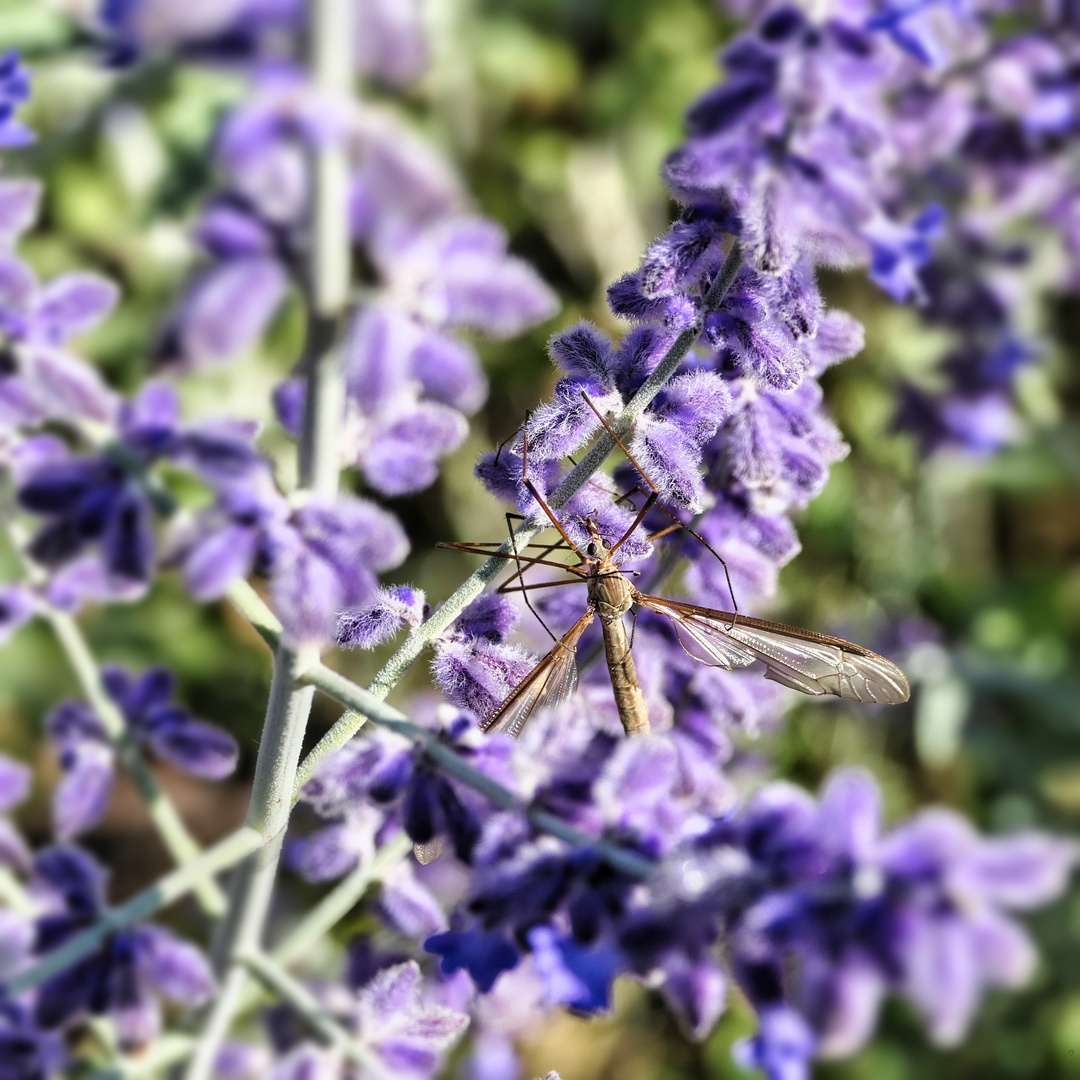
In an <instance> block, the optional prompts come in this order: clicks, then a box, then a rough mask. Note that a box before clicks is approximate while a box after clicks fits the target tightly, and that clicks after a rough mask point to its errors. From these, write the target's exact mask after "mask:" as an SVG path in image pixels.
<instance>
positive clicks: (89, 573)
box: [13, 382, 264, 608]
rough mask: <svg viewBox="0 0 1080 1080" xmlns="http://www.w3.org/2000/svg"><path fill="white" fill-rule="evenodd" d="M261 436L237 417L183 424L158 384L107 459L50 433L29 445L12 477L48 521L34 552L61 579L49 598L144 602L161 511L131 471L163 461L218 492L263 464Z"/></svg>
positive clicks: (150, 387)
mask: <svg viewBox="0 0 1080 1080" xmlns="http://www.w3.org/2000/svg"><path fill="white" fill-rule="evenodd" d="M256 430H257V427H256V425H253V424H249V423H244V422H242V421H236V420H203V421H197V422H193V423H182V422H181V421H180V419H179V415H178V407H177V400H176V394H175V391H173V390H172V389H171V388H170V387H167V386H165V385H163V384H161V383H153V382H152V383H148V384H147V385H146V386H145V387H143V389H142V390H141V391H140V393H139V394H138V395H137V396H136V397H135V398H134V399H132V400H131V401H130V402H126V403H125V404H124V405H123V407H122V408H121V409H120V411H119V414H118V417H117V435H118V438H117V442H116V444H115V446H114V447H110V448H107V449H106V450H105V452H104V453H102V454H99V455H93V456H86V457H76V456H74V455H73V454H71V453H70V451H68V449H67V448H66V447H65V446H64V444H62V443H61V442H60V441H59V440H58V439H55V438H53V437H52V436H37V437H34V438H31V439H27V440H25V441H24V442H23V443H22V444H21V445H20V446H19V447H18V448H17V450H16V457H15V461H14V470H13V471H14V474H15V479H16V483H17V487H18V499H19V504H20V506H21V507H22V508H23V509H24V510H27V511H29V512H30V513H33V514H36V515H38V516H40V517H42V518H44V519H45V524H44V525H43V526H42V528H41V529H40V530H39V531H38V533H37V534H36V535H35V537H34V538H33V540H32V541H31V543H30V545H29V549H28V550H29V553H30V554H31V556H32V557H33V558H34V559H35V560H37V561H38V562H40V563H41V564H42V565H44V566H46V567H48V568H49V569H51V570H52V571H54V574H56V576H55V577H54V579H53V582H52V585H51V593H50V596H51V599H53V601H54V602H56V603H58V604H60V605H61V606H63V607H66V608H75V607H77V606H78V603H79V602H80V601H81V600H83V599H85V598H87V597H90V598H95V599H112V600H114V601H115V600H125V599H132V598H135V597H137V596H140V595H142V593H143V592H144V591H145V589H146V588H147V586H148V585H149V582H150V578H151V575H152V572H153V569H154V557H155V544H154V530H153V525H154V519H155V517H156V516H157V514H158V507H157V505H156V504H155V502H154V497H153V496H152V495H151V494H149V493H148V492H147V490H146V486H145V485H144V484H143V482H142V480H141V478H140V477H139V476H137V475H134V474H133V473H136V472H137V469H138V468H144V467H147V466H150V465H152V464H154V463H155V462H157V461H160V460H163V459H164V460H170V461H173V462H175V463H176V464H179V465H186V466H187V467H189V468H191V469H194V470H195V471H196V472H198V473H200V474H201V475H202V477H203V478H204V479H205V480H206V481H207V482H208V483H210V484H211V485H226V486H228V485H238V484H239V483H240V482H241V481H248V480H249V479H250V478H251V477H252V476H253V475H254V474H255V473H257V472H258V471H259V470H260V469H262V468H263V467H264V466H263V464H262V459H261V458H260V457H259V455H258V453H257V452H256V450H255V449H254V446H253V440H254V437H255V434H256ZM88 553H89V554H90V555H91V558H90V559H89V560H87V559H84V558H82V556H84V555H86V554H88ZM57 572H59V573H57Z"/></svg>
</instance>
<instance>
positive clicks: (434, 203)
mask: <svg viewBox="0 0 1080 1080" xmlns="http://www.w3.org/2000/svg"><path fill="white" fill-rule="evenodd" d="M394 6H395V7H396V5H394ZM167 7H169V5H168V4H160V3H159V4H149V5H122V6H120V10H114V11H113V12H112V14H111V18H110V20H109V21H110V26H111V29H112V30H113V32H114V34H115V35H116V37H117V40H119V41H123V42H124V43H125V45H126V48H127V51H132V50H133V49H136V48H137V47H138V46H142V47H143V48H161V47H163V46H164V45H169V46H171V47H173V48H176V47H194V48H195V49H196V50H197V52H198V53H199V54H201V55H203V56H204V57H207V58H220V56H221V54H222V52H223V49H222V47H223V46H224V45H226V44H228V45H229V48H228V50H227V51H225V55H226V56H227V57H228V59H229V61H230V62H231V63H232V64H233V65H234V66H235V65H236V64H237V62H238V61H242V65H241V66H242V68H243V70H244V72H245V74H246V77H247V80H248V87H247V92H246V93H245V96H244V98H243V100H242V101H241V102H239V103H238V104H237V105H236V106H235V107H234V108H233V109H232V110H231V112H229V114H228V115H227V116H226V117H225V119H224V121H223V122H222V124H221V127H220V130H219V131H218V134H217V139H216V145H215V153H214V156H215V164H216V167H217V171H218V174H219V176H220V187H219V190H218V192H217V193H216V194H215V195H214V197H213V198H212V199H211V201H210V203H209V205H208V206H207V207H206V209H205V210H204V212H203V214H202V217H201V220H200V221H199V223H198V225H197V227H196V230H195V231H196V236H197V237H198V240H199V243H200V245H201V247H202V248H203V250H204V252H205V254H206V256H207V261H206V262H205V264H204V265H203V266H202V268H201V269H200V270H199V271H198V273H197V274H196V276H195V277H194V279H193V280H192V281H191V283H190V285H189V287H188V289H187V291H186V294H185V295H184V297H183V299H182V300H181V301H180V303H179V305H178V307H177V310H176V312H175V314H174V316H173V318H172V321H171V323H170V327H169V330H168V332H167V333H166V334H165V335H164V339H163V344H162V347H161V350H160V357H159V359H160V361H161V362H162V363H163V364H165V365H167V366H173V367H179V368H182V369H191V368H198V367H203V366H206V365H209V364H220V363H223V362H226V361H229V360H231V359H234V358H235V357H236V356H237V355H238V354H239V353H241V352H243V351H244V350H245V349H246V348H247V347H248V346H250V345H251V344H252V343H253V342H255V341H256V340H257V339H258V338H259V337H260V335H261V334H262V333H263V331H264V330H265V328H266V327H267V325H268V324H269V322H270V320H271V319H272V318H273V316H274V314H275V313H276V312H277V311H278V310H279V309H280V307H281V305H282V303H283V301H284V299H285V297H286V295H287V293H288V289H289V284H290V282H296V283H298V284H302V283H303V282H304V280H305V272H304V266H303V260H304V254H305V252H306V250H307V248H308V245H309V240H310V238H309V224H310V223H309V222H308V220H307V207H308V205H309V203H310V192H311V187H312V182H313V181H312V178H311V176H310V169H309V165H308V152H309V151H310V149H312V148H314V147H319V146H325V145H328V144H333V145H337V146H339V147H341V148H342V150H343V152H344V153H345V154H346V155H347V157H348V161H349V173H350V176H349V185H350V205H349V223H348V226H349V230H350V235H351V237H352V239H353V240H354V241H355V243H357V244H358V245H361V246H362V250H363V253H364V257H365V261H366V263H367V264H368V266H369V267H370V270H371V274H372V280H371V281H370V282H368V283H367V284H368V287H367V288H366V289H365V295H364V302H363V306H362V310H361V311H360V312H359V314H358V315H357V316H356V319H355V321H354V325H353V326H352V329H351V332H350V334H349V338H348V347H347V349H346V350H345V354H344V357H343V362H344V365H345V375H346V392H347V416H346V427H345V433H344V440H343V447H342V453H343V456H344V461H345V462H347V463H349V464H354V465H356V466H357V467H358V468H359V469H360V470H361V471H362V473H363V476H364V479H365V480H366V481H367V483H368V484H369V485H370V486H371V487H372V488H374V489H375V490H376V491H378V492H380V493H381V494H383V495H389V496H397V495H403V494H407V493H409V492H413V491H418V490H420V489H422V488H425V487H428V486H429V485H430V484H431V483H432V482H433V481H434V480H435V477H436V475H437V473H438V461H439V459H440V458H442V457H443V456H445V455H446V454H448V453H450V452H451V451H453V450H455V449H457V447H458V446H460V445H461V442H462V440H463V439H464V437H465V432H466V429H467V420H466V417H467V416H468V415H470V414H472V413H474V412H475V411H476V410H477V409H478V408H479V407H480V405H481V404H483V401H484V398H485V397H486V394H487V385H486V381H485V379H484V376H483V373H482V371H481V369H480V366H479V362H478V359H477V357H476V355H475V353H474V351H473V349H472V348H471V347H470V346H469V345H468V344H467V343H466V342H465V341H463V340H461V338H460V337H459V336H457V335H458V332H460V331H462V330H472V331H478V332H480V333H482V334H487V335H489V336H494V337H499V338H505V337H513V336H515V335H517V334H519V333H521V331H522V330H524V329H526V328H527V327H529V326H531V325H532V324H534V323H536V322H540V321H543V320H544V319H546V318H548V317H549V316H550V315H552V314H553V313H554V311H555V306H556V301H555V297H554V295H553V294H552V293H551V291H550V290H549V289H548V288H547V286H546V285H544V283H543V282H542V281H541V280H540V278H539V277H538V276H537V274H536V273H535V271H534V270H533V269H532V268H531V267H530V266H529V265H528V264H526V263H525V262H523V261H522V260H520V259H518V258H515V257H514V256H512V255H510V254H509V253H508V251H507V237H506V234H505V233H504V231H503V230H502V229H501V228H500V227H499V226H497V225H496V224H494V223H493V222H491V221H488V220H485V219H483V218H480V217H478V216H476V215H475V214H474V213H472V212H471V211H470V209H469V207H468V204H467V200H466V198H465V195H464V193H463V191H462V189H461V186H460V183H459V181H458V179H457V177H456V176H455V175H454V173H453V170H452V169H451V167H450V166H449V164H448V163H447V162H446V161H445V160H444V159H443V158H442V157H440V156H439V155H438V154H437V153H436V151H435V150H434V149H432V148H431V147H430V146H428V145H427V144H426V143H424V142H422V141H421V140H420V139H419V138H417V137H416V136H415V135H414V134H412V133H411V132H410V131H409V130H408V129H407V127H405V126H404V124H403V123H402V121H401V120H400V119H398V118H396V117H395V116H394V115H392V114H391V113H389V112H387V111H385V110H382V109H379V108H375V107H372V106H368V105H365V104H363V103H362V102H360V101H359V100H356V99H348V100H339V99H337V98H334V97H331V96H328V95H327V94H326V93H325V92H324V91H321V90H319V89H318V88H317V87H315V86H314V85H313V84H312V83H311V82H310V80H309V79H308V77H307V75H306V74H305V72H304V70H303V67H302V65H301V63H300V62H299V61H298V60H293V59H291V58H288V57H282V56H281V55H280V42H281V40H282V39H283V38H284V40H286V41H295V42H298V41H300V39H301V34H300V30H301V27H302V20H303V18H304V11H303V5H300V4H291V5H273V4H271V5H244V6H242V7H243V10H242V11H237V10H232V9H229V10H225V9H222V11H221V12H220V13H219V14H217V15H214V16H212V17H210V18H208V19H203V20H194V21H192V22H190V23H189V22H186V21H185V20H184V19H182V18H177V17H176V16H175V15H169V14H168V13H166V12H160V13H158V14H165V15H166V18H165V19H164V20H161V19H154V18H152V17H151V14H150V11H149V10H147V9H158V8H167ZM390 7H391V6H390V5H386V4H383V3H372V2H368V0H364V2H359V0H358V2H357V3H355V4H354V5H353V8H354V11H353V14H354V17H355V20H356V22H357V27H356V50H355V59H356V63H357V66H358V70H359V71H361V72H363V73H364V74H367V75H369V76H370V77H373V78H375V79H376V80H379V81H384V82H390V83H392V84H394V85H402V84H404V83H407V82H409V81H412V80H414V79H415V78H416V77H417V76H419V75H420V74H421V73H422V71H423V66H424V65H423V61H424V58H425V56H426V51H427V50H426V46H425V42H424V37H423V34H422V30H421V25H420V20H419V17H418V11H417V9H416V7H415V5H405V6H404V8H405V10H403V11H402V12H400V13H394V12H392V11H391V10H390ZM170 20H171V22H170ZM275 31H276V34H275ZM283 31H287V32H288V33H285V34H283ZM271 56H272V57H273V60H272V62H270V57H271ZM274 403H275V406H276V409H277V415H278V418H279V419H280V421H281V423H282V424H283V425H284V426H285V428H286V429H287V430H289V431H290V432H291V433H292V434H294V435H296V434H298V433H299V429H300V421H301V418H302V415H303V409H304V385H303V382H302V381H300V380H298V379H292V380H288V381H287V382H285V383H283V384H282V385H281V386H280V387H279V388H278V391H277V393H276V394H275V399H274Z"/></svg>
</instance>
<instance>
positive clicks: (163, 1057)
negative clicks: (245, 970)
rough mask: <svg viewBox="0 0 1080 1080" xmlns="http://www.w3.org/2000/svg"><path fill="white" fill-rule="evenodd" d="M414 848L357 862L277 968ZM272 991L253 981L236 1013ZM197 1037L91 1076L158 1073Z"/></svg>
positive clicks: (297, 932) (127, 1078)
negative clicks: (148, 1056) (358, 864)
mask: <svg viewBox="0 0 1080 1080" xmlns="http://www.w3.org/2000/svg"><path fill="white" fill-rule="evenodd" d="M411 851H412V841H411V840H409V838H408V837H407V836H404V835H402V836H398V837H396V838H395V839H393V840H391V841H389V842H388V843H387V844H384V845H383V847H381V848H380V849H379V851H378V853H377V854H376V855H375V857H374V858H373V859H372V860H371V861H370V862H368V863H364V864H362V865H360V866H358V867H357V868H356V869H355V870H353V871H352V872H351V873H349V874H347V875H346V876H345V877H343V878H342V879H341V881H339V882H338V883H337V885H335V886H334V888H332V889H331V890H330V891H329V892H328V893H327V894H326V895H325V896H324V897H323V898H322V899H321V900H320V901H319V902H318V903H317V904H316V905H315V906H314V907H313V908H311V910H310V911H308V912H307V914H306V915H304V917H303V918H302V919H300V921H299V922H297V924H296V925H295V926H294V927H293V928H292V930H290V931H289V933H288V934H286V935H285V937H283V938H282V939H281V941H280V942H278V944H277V945H276V946H275V947H274V949H273V950H272V952H271V953H270V955H271V957H272V958H273V961H274V962H275V963H276V964H277V965H278V967H288V966H289V965H291V964H294V963H296V962H297V961H300V960H304V959H305V958H307V957H308V956H309V955H310V953H311V951H312V949H313V948H315V947H317V946H318V945H319V944H320V943H321V942H322V941H323V940H324V939H325V938H326V936H327V934H329V933H330V932H331V931H332V930H333V929H334V927H335V926H337V924H338V923H339V922H340V921H341V920H342V919H343V918H344V917H345V916H346V915H347V914H348V913H349V912H350V911H351V910H352V909H353V908H354V907H355V906H356V904H357V903H358V902H359V901H360V899H361V897H362V896H363V895H364V893H365V892H367V890H368V888H369V887H370V886H371V884H372V882H374V881H378V880H380V879H381V878H382V877H383V875H384V874H385V873H386V872H387V871H388V870H389V869H390V868H391V867H392V866H395V865H397V864H398V863H399V862H401V860H402V859H403V858H405V857H406V856H407V855H408V854H409V853H410V852H411ZM268 996H269V995H268V994H267V991H266V989H265V988H264V987H263V986H261V985H259V983H258V982H255V981H252V980H249V981H248V984H247V986H246V987H245V988H244V993H243V994H242V995H241V1000H240V1004H239V1007H238V1009H237V1014H238V1015H240V1014H246V1013H248V1012H250V1011H251V1010H252V1009H254V1008H256V1007H258V1006H259V1005H261V1004H263V1003H264V1002H265V1001H266V1000H267V998H268ZM194 1050H195V1039H194V1038H193V1037H192V1036H190V1035H178V1034H173V1035H170V1036H168V1044H167V1046H159V1045H158V1044H155V1046H154V1053H153V1054H152V1065H148V1064H147V1061H146V1058H145V1055H140V1057H139V1058H137V1059H128V1060H126V1061H123V1062H119V1063H114V1064H113V1065H110V1066H108V1067H107V1068H105V1069H100V1070H98V1071H97V1072H96V1073H94V1074H93V1076H92V1078H91V1080H136V1078H137V1077H144V1076H148V1075H151V1073H156V1072H158V1071H160V1070H161V1069H163V1068H166V1067H168V1066H170V1065H178V1064H180V1063H181V1062H183V1061H186V1060H187V1059H188V1058H189V1057H191V1055H192V1053H193V1052H194Z"/></svg>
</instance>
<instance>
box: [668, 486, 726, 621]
mask: <svg viewBox="0 0 1080 1080" xmlns="http://www.w3.org/2000/svg"><path fill="white" fill-rule="evenodd" d="M656 508H657V510H662V511H663V512H664V513H665V514H667V516H668V517H669V518H671V520H672V521H673V522H674V524H673V525H670V526H669V527H668V528H666V529H662V530H661V531H660V532H658V533H653V534H652V536H650V537H649V539H650V540H654V539H656V538H658V537H660V536H664V535H666V534H667V533H668V532H674V531H675V530H676V529H685V530H686V532H688V533H689V534H690V535H691V536H692V537H693V538H694V539H695V540H697V541H698V543H699V544H701V545H702V546H704V548H705V550H706V551H708V552H709V553H710V554H711V555H713V556H715V558H716V560H717V562H719V563H720V565H721V566H722V567H723V568H724V580H725V581H726V582H727V587H728V592H729V593H730V594H731V606H732V608H733V610H734V614H736V615H738V614H739V604H738V601H737V600H736V599H735V590H734V588H732V585H731V572H730V571H729V570H728V564H727V563H726V562H725V561H724V557H723V556H722V555H721V554H720V552H718V551H717V550H716V548H714V547H713V546H712V544H710V543H709V541H708V540H706V539H705V537H704V536H702V535H701V533H699V532H696V531H695V530H694V529H692V528H690V526H689V525H687V524H686V522H685V521H680V520H679V518H677V517H676V516H675V515H674V514H673V513H672V512H671V511H670V510H669V509H668V508H667V507H666V506H664V505H663V503H657V504H656ZM732 625H733V626H734V623H732Z"/></svg>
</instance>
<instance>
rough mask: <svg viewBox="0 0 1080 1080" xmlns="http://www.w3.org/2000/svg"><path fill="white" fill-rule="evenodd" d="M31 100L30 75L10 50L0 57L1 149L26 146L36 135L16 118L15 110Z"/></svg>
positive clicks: (16, 54) (17, 56)
mask: <svg viewBox="0 0 1080 1080" xmlns="http://www.w3.org/2000/svg"><path fill="white" fill-rule="evenodd" d="M29 98H30V73H29V72H28V71H27V70H26V68H25V67H24V66H23V63H22V61H21V60H20V59H19V54H18V53H17V52H15V51H14V50H10V51H8V52H6V53H4V54H3V55H2V56H0V148H3V149H11V148H14V147H19V146H26V145H27V144H28V143H32V142H33V141H34V133H33V132H32V131H31V130H30V129H29V128H28V127H26V125H25V124H23V123H22V122H21V121H19V120H17V119H16V117H15V110H16V109H18V108H19V106H20V105H22V104H24V103H25V102H26V101H27V100H29Z"/></svg>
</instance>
